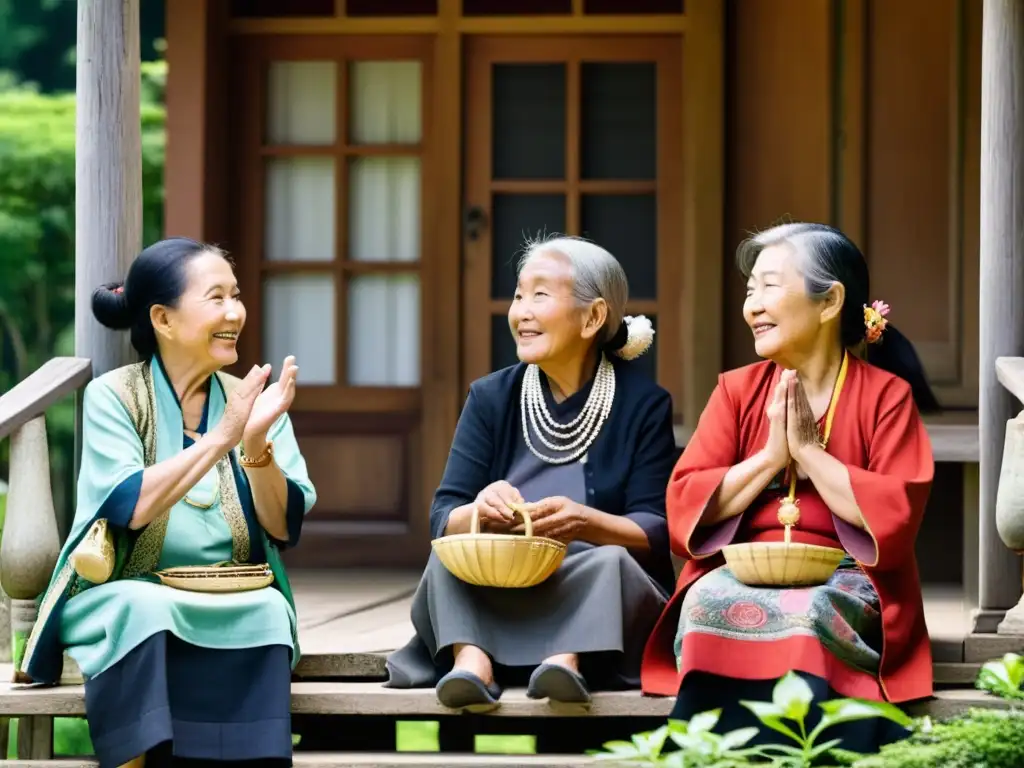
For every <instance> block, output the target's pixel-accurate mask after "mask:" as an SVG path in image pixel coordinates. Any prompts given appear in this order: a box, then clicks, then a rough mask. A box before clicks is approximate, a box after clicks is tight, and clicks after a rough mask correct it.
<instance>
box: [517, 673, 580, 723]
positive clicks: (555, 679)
mask: <svg viewBox="0 0 1024 768" xmlns="http://www.w3.org/2000/svg"><path fill="white" fill-rule="evenodd" d="M526 695H527V696H528V697H529V698H531V699H548V703H549V704H551V706H552V707H553V708H555V709H565V710H567V711H573V712H576V711H583V712H585V711H587V710H589V709H590V701H591V699H590V690H589V689H588V688H587V681H586V680H584V679H583V676H582V675H580V674H578V673H576V672H573V671H572V670H571V669H568V668H566V667H563V666H561V665H559V664H541V665H540V666H539V667H537V668H536V669H535V670H533V674H532V675H530V684H529V686H528V687H527V689H526Z"/></svg>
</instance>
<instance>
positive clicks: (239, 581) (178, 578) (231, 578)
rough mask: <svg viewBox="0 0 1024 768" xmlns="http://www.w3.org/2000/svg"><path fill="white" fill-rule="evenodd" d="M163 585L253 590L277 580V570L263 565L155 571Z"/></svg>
mask: <svg viewBox="0 0 1024 768" xmlns="http://www.w3.org/2000/svg"><path fill="white" fill-rule="evenodd" d="M153 575H154V576H156V577H157V578H158V579H160V582H161V583H162V584H165V585H166V586H168V587H173V588H174V589H183V590H185V591H186V592H221V593H228V592H251V591H253V590H256V589H263V588H264V587H269V586H270V585H271V584H273V583H274V572H273V571H272V570H270V566H269V565H267V564H266V563H262V564H260V565H189V566H182V567H179V568H167V569H165V570H162V571H156V572H154V574H153Z"/></svg>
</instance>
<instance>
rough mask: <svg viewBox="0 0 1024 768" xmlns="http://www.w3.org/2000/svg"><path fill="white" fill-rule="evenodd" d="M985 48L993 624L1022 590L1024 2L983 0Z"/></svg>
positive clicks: (985, 563) (987, 595) (985, 612)
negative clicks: (1018, 385) (1003, 489)
mask: <svg viewBox="0 0 1024 768" xmlns="http://www.w3.org/2000/svg"><path fill="white" fill-rule="evenodd" d="M984 2H985V4H984V11H983V17H984V19H983V23H982V44H981V46H982V56H981V265H980V284H981V295H980V298H981V317H980V335H981V339H980V351H981V355H980V361H979V363H980V366H979V377H980V382H979V392H978V399H979V402H978V405H979V408H978V410H979V413H978V426H979V432H980V435H979V439H980V446H979V447H980V454H981V477H980V497H981V499H980V514H981V520H980V528H981V530H980V548H979V561H980V570H981V573H980V574H979V576H980V585H979V587H980V589H979V592H980V594H979V602H980V611H979V612H978V613H977V615H976V616H975V631H983V632H984V631H988V632H991V631H992V630H993V629H995V626H994V625H995V624H996V623H997V622H998V621H999V620H1000V619H1001V618H1002V615H1003V613H1004V612H1005V610H1006V609H1008V608H1010V607H1012V606H1013V605H1014V604H1015V603H1016V602H1017V600H1018V599H1019V598H1020V595H1021V563H1020V559H1019V558H1018V557H1017V556H1016V555H1014V553H1013V552H1011V551H1009V550H1008V549H1007V548H1006V547H1005V546H1004V545H1003V543H1002V541H1001V540H1000V538H999V533H998V531H997V529H996V517H995V513H996V492H997V488H998V484H999V474H1000V468H1001V464H1002V450H1003V433H1004V429H1005V426H1006V421H1007V420H1008V419H1010V418H1012V417H1013V416H1014V410H1015V409H1014V407H1013V400H1012V397H1011V395H1010V393H1009V392H1008V391H1007V390H1006V389H1004V388H1003V387H1002V386H1001V385H1000V384H999V381H998V380H997V379H996V358H997V357H1000V356H1003V355H1006V356H1014V355H1021V354H1024V313H1022V312H1021V311H1020V305H1021V301H1024V208H1022V207H1021V201H1022V200H1024V152H1021V147H1024V3H1021V2H1020V0H984Z"/></svg>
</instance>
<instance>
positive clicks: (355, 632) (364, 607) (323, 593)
mask: <svg viewBox="0 0 1024 768" xmlns="http://www.w3.org/2000/svg"><path fill="white" fill-rule="evenodd" d="M290 577H291V580H292V586H293V588H294V592H295V600H296V604H297V608H298V616H299V641H300V643H301V645H302V654H303V658H302V661H301V662H300V664H299V668H298V669H297V670H296V672H297V674H298V675H300V676H302V677H304V678H339V677H341V678H344V677H352V678H366V677H384V675H385V669H384V657H385V656H386V654H387V653H388V652H389V651H391V650H394V649H395V648H398V647H401V646H402V645H404V644H405V643H406V642H407V641H408V640H409V638H410V637H411V636H412V625H411V623H410V621H409V607H410V604H411V602H412V595H413V592H414V591H415V589H416V584H417V582H418V580H419V573H418V572H407V571H405V572H402V571H374V570H352V571H330V572H328V571H309V570H293V571H291V573H290ZM970 610H971V606H969V605H967V604H966V603H965V601H964V598H963V595H962V592H961V591H960V590H959V589H958V588H956V587H952V586H951V587H926V589H925V614H926V618H927V622H928V630H929V633H930V634H931V637H932V648H933V655H934V660H935V662H936V679H937V682H941V683H944V684H961V685H962V684H967V685H969V684H970V683H971V682H972V681H973V679H974V675H976V674H977V665H978V664H979V663H980V662H982V661H985V660H988V659H990V658H993V657H995V656H998V655H1000V654H1001V653H1003V652H1005V650H1004V649H1003V646H1004V645H1006V638H997V637H994V636H981V635H974V636H971V635H970ZM972 638H973V639H974V640H975V641H976V642H973V643H972V642H971V641H972ZM1011 642H1012V641H1011Z"/></svg>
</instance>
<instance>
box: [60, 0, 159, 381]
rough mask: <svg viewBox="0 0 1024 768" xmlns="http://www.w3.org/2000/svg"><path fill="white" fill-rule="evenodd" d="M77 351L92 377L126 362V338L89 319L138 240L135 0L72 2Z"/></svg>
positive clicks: (122, 273) (124, 268)
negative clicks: (103, 287) (98, 292)
mask: <svg viewBox="0 0 1024 768" xmlns="http://www.w3.org/2000/svg"><path fill="white" fill-rule="evenodd" d="M76 57H77V82H76V97H77V118H76V119H77V123H76V126H75V189H76V196H75V354H76V355H77V356H78V357H85V358H89V359H90V360H92V366H93V375H94V376H100V375H102V374H104V373H106V372H107V371H109V370H111V369H113V368H117V367H119V366H122V365H124V364H125V363H128V362H131V360H132V355H131V354H130V351H129V350H130V347H129V342H128V337H127V336H128V335H127V334H124V333H116V332H113V331H109V330H107V329H106V328H104V327H103V326H101V325H100V324H99V323H98V322H96V320H95V319H94V318H93V316H92V292H93V291H94V290H95V289H96V288H97V287H98V286H99V285H100V284H101V283H105V282H110V281H113V280H120V279H123V278H124V276H125V273H126V272H127V270H128V266H129V265H130V264H131V261H132V259H133V258H134V257H135V255H136V254H137V253H138V252H139V248H140V246H141V243H142V137H141V130H140V126H139V0H91V1H90V2H84V3H79V4H78V48H77V52H76Z"/></svg>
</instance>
